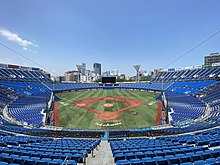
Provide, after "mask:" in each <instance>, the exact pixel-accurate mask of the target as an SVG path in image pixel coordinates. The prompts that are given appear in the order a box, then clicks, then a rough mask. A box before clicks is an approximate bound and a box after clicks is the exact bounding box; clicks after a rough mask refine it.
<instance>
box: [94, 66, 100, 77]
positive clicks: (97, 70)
mask: <svg viewBox="0 0 220 165" xmlns="http://www.w3.org/2000/svg"><path fill="white" fill-rule="evenodd" d="M93 70H94V72H95V73H96V74H98V75H101V64H100V63H94V64H93Z"/></svg>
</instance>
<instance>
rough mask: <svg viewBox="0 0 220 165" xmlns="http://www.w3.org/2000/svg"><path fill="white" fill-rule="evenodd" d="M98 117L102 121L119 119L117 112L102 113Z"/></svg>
mask: <svg viewBox="0 0 220 165" xmlns="http://www.w3.org/2000/svg"><path fill="white" fill-rule="evenodd" d="M98 117H99V118H100V119H102V120H114V119H117V118H118V117H119V115H118V113H117V112H101V113H99V114H98Z"/></svg>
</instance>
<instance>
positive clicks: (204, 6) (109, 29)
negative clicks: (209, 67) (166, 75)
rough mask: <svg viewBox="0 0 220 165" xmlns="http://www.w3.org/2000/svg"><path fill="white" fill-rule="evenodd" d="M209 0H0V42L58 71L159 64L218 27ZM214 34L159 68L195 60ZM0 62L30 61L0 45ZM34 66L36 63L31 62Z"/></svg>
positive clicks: (215, 47) (213, 48) (209, 48)
mask: <svg viewBox="0 0 220 165" xmlns="http://www.w3.org/2000/svg"><path fill="white" fill-rule="evenodd" d="M219 5H220V2H219V1H217V0H211V1H202V2H201V1H199V0H195V1H193V2H192V1H190V0H185V1H183V0H182V1H178V2H177V1H175V0H169V1H166V2H164V1H162V0H156V1H144V0H140V1H132V0H127V1H123V0H119V1H104V2H103V1H100V0H96V1H92V2H91V1H86V3H85V2H81V1H65V2H63V1H58V0H55V1H51V0H47V1H43V0H39V1H31V2H30V1H28V0H21V1H12V0H8V1H2V2H1V6H0V20H1V24H0V42H1V43H3V44H5V45H7V46H8V47H10V48H12V49H13V50H15V51H17V52H19V53H21V54H22V55H24V56H25V57H27V58H30V59H31V60H33V61H35V62H36V63H39V64H40V65H42V66H44V67H45V68H47V69H48V71H49V72H55V73H56V74H58V75H62V74H63V73H65V71H68V70H75V69H76V64H79V63H82V62H85V63H86V64H87V66H90V67H89V69H90V70H92V65H93V63H95V62H97V63H101V64H102V70H103V71H108V70H112V69H114V68H117V69H118V70H119V71H120V73H125V74H126V75H130V76H131V75H135V69H134V68H133V65H134V64H140V65H141V68H142V69H144V70H147V71H148V72H149V71H150V70H153V69H156V68H163V67H164V66H166V65H167V64H169V63H170V62H172V61H173V60H174V59H176V58H178V57H179V56H181V55H182V54H184V53H185V52H187V51H189V50H190V49H192V48H193V47H195V46H196V45H198V44H199V43H200V42H202V41H204V40H205V39H206V38H208V37H210V36H211V35H213V34H214V33H216V32H217V31H219V30H220V21H219V15H220V11H219V9H218V6H219ZM219 43H220V35H217V36H215V37H213V38H212V39H211V40H209V41H208V42H206V43H205V44H203V45H201V46H200V47H199V48H197V49H195V50H194V51H193V52H191V53H189V54H188V55H186V56H184V57H183V58H181V59H180V60H178V61H176V62H175V63H173V64H172V65H170V66H168V67H167V68H173V67H185V66H196V65H202V64H203V60H204V56H206V55H209V54H210V53H212V52H220V46H219ZM0 59H1V60H0V63H10V64H18V65H26V66H36V65H35V64H33V63H31V62H29V61H27V60H24V59H23V58H21V57H19V56H18V55H16V54H14V53H13V52H11V51H9V50H7V49H6V48H5V47H3V46H1V45H0ZM36 67H39V66H36Z"/></svg>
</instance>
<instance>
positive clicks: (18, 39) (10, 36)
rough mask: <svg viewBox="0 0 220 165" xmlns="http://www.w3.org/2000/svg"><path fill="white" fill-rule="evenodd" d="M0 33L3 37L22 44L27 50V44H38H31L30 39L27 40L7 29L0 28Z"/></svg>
mask: <svg viewBox="0 0 220 165" xmlns="http://www.w3.org/2000/svg"><path fill="white" fill-rule="evenodd" d="M0 35H2V36H3V37H5V38H6V39H8V40H10V41H14V42H16V43H18V44H19V45H21V46H23V49H24V50H25V49H26V50H27V47H28V46H35V47H37V46H38V45H36V44H33V43H32V42H31V41H27V40H25V39H23V38H21V37H19V36H18V34H15V33H12V32H10V31H9V30H7V29H2V28H0Z"/></svg>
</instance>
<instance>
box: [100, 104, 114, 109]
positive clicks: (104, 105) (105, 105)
mask: <svg viewBox="0 0 220 165" xmlns="http://www.w3.org/2000/svg"><path fill="white" fill-rule="evenodd" d="M113 106H114V104H112V103H106V104H103V107H106V108H109V107H113Z"/></svg>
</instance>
